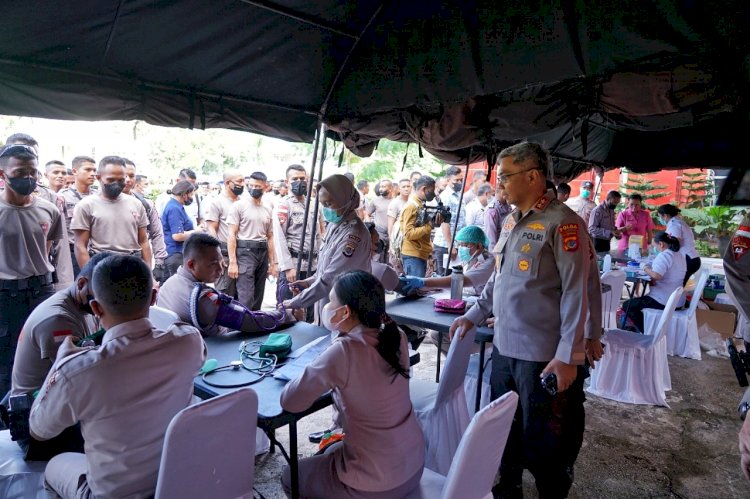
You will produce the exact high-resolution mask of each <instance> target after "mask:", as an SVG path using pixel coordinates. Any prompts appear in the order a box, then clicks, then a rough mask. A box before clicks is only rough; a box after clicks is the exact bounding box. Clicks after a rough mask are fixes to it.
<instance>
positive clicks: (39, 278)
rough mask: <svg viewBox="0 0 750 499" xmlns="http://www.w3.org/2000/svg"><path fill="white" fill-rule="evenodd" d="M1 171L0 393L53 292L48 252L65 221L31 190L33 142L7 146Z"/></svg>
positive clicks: (60, 235)
mask: <svg viewBox="0 0 750 499" xmlns="http://www.w3.org/2000/svg"><path fill="white" fill-rule="evenodd" d="M0 177H2V179H3V181H4V182H5V189H3V191H2V192H1V193H0V227H2V230H0V255H2V258H0V393H2V394H5V393H6V392H7V391H8V390H9V389H10V384H11V382H10V380H11V371H12V369H13V358H14V356H15V353H16V345H17V344H18V336H19V334H20V332H21V327H22V326H23V323H24V322H25V321H26V319H27V318H28V316H29V314H30V313H31V311H32V310H34V308H35V307H36V306H37V305H38V304H40V303H41V302H43V301H44V300H46V299H47V298H49V297H50V296H52V293H53V292H54V288H53V287H52V272H53V271H54V267H53V266H52V264H51V263H50V261H49V253H50V249H51V248H52V246H53V245H54V244H55V243H56V242H57V241H59V240H61V239H62V238H63V225H62V215H61V214H60V210H58V209H57V207H56V206H55V205H54V204H52V203H50V202H49V201H46V200H44V199H42V198H41V197H35V196H33V195H32V193H33V192H34V189H35V188H36V178H37V156H36V152H35V151H34V149H33V148H31V147H29V146H25V145H9V146H5V147H3V148H2V150H0Z"/></svg>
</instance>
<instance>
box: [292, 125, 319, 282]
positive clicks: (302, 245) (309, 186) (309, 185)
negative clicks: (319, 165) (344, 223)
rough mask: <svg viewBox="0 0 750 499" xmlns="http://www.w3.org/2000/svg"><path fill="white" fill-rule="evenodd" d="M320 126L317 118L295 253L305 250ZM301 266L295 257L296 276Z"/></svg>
mask: <svg viewBox="0 0 750 499" xmlns="http://www.w3.org/2000/svg"><path fill="white" fill-rule="evenodd" d="M322 128H323V124H322V122H321V121H320V120H318V126H317V127H315V142H314V146H313V157H312V168H311V169H310V179H309V180H308V181H307V199H306V200H305V218H304V220H303V221H302V237H301V238H300V241H299V251H298V253H297V254H298V255H302V254H304V251H305V233H306V232H307V215H308V214H309V213H310V200H311V199H312V185H313V178H314V177H315V162H316V161H317V159H318V146H319V145H320V136H321V135H322V133H321V131H322ZM316 200H317V198H316ZM316 205H317V203H316ZM313 232H314V231H313ZM314 249H315V248H314V247H311V248H310V253H311V254H312V252H313V250H314ZM301 268H302V258H301V257H297V277H298V278H299V271H300V269H301Z"/></svg>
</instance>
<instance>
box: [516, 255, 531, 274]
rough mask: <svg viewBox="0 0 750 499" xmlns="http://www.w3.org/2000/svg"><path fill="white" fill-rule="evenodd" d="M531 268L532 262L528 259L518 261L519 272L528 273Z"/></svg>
mask: <svg viewBox="0 0 750 499" xmlns="http://www.w3.org/2000/svg"><path fill="white" fill-rule="evenodd" d="M530 267H531V262H529V260H527V259H526V258H521V259H520V260H518V270H520V271H521V272H528V271H529V268H530Z"/></svg>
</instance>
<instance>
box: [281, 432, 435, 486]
mask: <svg viewBox="0 0 750 499" xmlns="http://www.w3.org/2000/svg"><path fill="white" fill-rule="evenodd" d="M343 452H344V444H343V443H342V442H336V443H335V444H333V445H331V446H329V447H328V448H327V449H326V450H325V452H324V453H323V454H320V455H318V456H312V457H307V458H304V459H302V460H300V462H299V484H300V485H299V486H300V491H299V492H300V496H301V497H309V498H311V499H312V498H329V497H331V498H334V497H335V498H337V499H339V498H340V499H346V498H355V497H356V498H362V499H392V498H394V497H407V496H408V495H409V493H410V492H412V491H413V490H415V489H416V488H417V487H419V480H420V478H422V470H421V469H420V470H419V472H418V473H416V474H415V475H414V476H413V477H411V478H409V479H408V480H407V481H406V482H404V483H402V484H400V485H399V486H397V487H394V488H391V489H388V490H384V491H382V492H381V491H378V492H366V491H362V490H356V489H353V488H351V487H349V486H348V485H346V484H344V483H342V482H341V480H339V478H338V471H337V470H336V461H337V460H338V459H341V457H340V454H341V453H343ZM291 483H292V479H291V473H290V472H289V466H285V467H284V471H282V473H281V485H282V487H283V488H284V492H285V493H286V495H287V497H290V496H291V495H292V487H291Z"/></svg>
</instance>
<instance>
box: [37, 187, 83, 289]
mask: <svg viewBox="0 0 750 499" xmlns="http://www.w3.org/2000/svg"><path fill="white" fill-rule="evenodd" d="M33 195H34V196H39V197H41V198H42V199H46V200H47V201H49V202H50V203H52V204H54V205H55V206H57V209H58V210H60V214H61V215H62V216H61V217H60V224H61V225H62V234H63V237H61V238H60V239H59V240H58V241H56V242H55V244H54V245H53V246H52V249H51V251H50V259H51V263H52V266H53V267H55V271H57V282H56V283H55V291H59V290H61V289H67V288H68V287H69V286H70V285H71V284H72V282H73V278H74V277H75V276H74V275H73V262H72V260H71V258H70V257H71V254H70V246H69V245H68V237H67V234H68V230H69V229H68V225H67V223H66V220H67V218H68V210H67V208H66V206H65V199H64V198H63V197H62V195H60V194H56V193H55V192H53V191H52V190H51V189H48V188H46V187H42V186H41V185H39V186H37V188H36V190H35V191H34V194H33Z"/></svg>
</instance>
